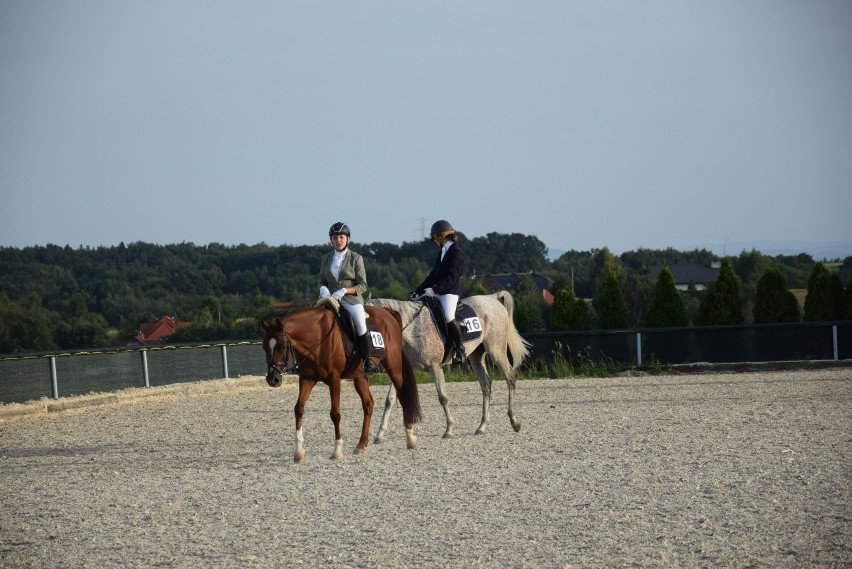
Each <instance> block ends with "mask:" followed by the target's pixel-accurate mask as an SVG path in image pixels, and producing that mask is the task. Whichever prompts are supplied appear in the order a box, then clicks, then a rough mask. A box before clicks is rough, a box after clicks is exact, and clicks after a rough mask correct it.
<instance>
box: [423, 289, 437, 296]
mask: <svg viewBox="0 0 852 569" xmlns="http://www.w3.org/2000/svg"><path fill="white" fill-rule="evenodd" d="M423 294H425V295H426V296H428V297H429V298H432V297H433V296H435V291H434V290H432V289H431V288H427V289H426V290H424V291H423Z"/></svg>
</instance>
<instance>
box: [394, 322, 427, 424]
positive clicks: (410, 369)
mask: <svg viewBox="0 0 852 569" xmlns="http://www.w3.org/2000/svg"><path fill="white" fill-rule="evenodd" d="M387 311H388V312H390V313H391V314H393V317H394V318H395V319H396V322H397V324H399V330H400V338H399V341H400V343H402V341H403V340H402V315H400V313H399V312H397V311H396V310H393V309H392V308H387ZM401 352H402V389H400V390H398V391H397V397H398V398H399V405H400V407H402V418H403V419H404V420H405V422H406V423H411V424H414V423H419V422H420V419H421V418H422V412H421V409H420V392H419V391H418V389H417V376H415V375H414V366H412V365H411V360H409V359H408V355H407V354H406V353H405V349H402V350H401Z"/></svg>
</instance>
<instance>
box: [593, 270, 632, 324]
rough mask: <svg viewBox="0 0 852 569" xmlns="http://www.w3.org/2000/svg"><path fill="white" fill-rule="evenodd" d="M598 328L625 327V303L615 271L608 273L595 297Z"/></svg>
mask: <svg viewBox="0 0 852 569" xmlns="http://www.w3.org/2000/svg"><path fill="white" fill-rule="evenodd" d="M595 312H596V313H597V315H598V328H600V329H602V330H616V329H622V328H626V327H627V305H626V304H625V303H624V297H623V296H622V295H621V285H619V284H618V278H616V276H615V273H610V274H609V275H608V276H607V277H606V280H605V281H604V284H603V289H602V290H601V294H600V296H598V298H597V299H595Z"/></svg>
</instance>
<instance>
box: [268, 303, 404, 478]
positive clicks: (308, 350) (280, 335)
mask: <svg viewBox="0 0 852 569" xmlns="http://www.w3.org/2000/svg"><path fill="white" fill-rule="evenodd" d="M321 303H322V304H330V305H331V306H332V308H333V309H336V308H337V307H336V306H334V305H336V304H337V301H333V300H331V299H323V300H322V301H321ZM318 304H320V303H318ZM366 311H367V315H368V321H372V322H373V323H374V324H375V328H376V330H377V331H378V333H379V334H380V335H381V337H380V338H379V340H380V342H379V343H378V344H377V343H376V341H375V339H374V342H373V344H374V346H376V345H378V346H381V343H382V342H383V343H384V346H383V352H382V353H381V354H377V355H375V356H374V358H376V359H379V360H380V361H381V364H382V365H383V366H384V368H385V373H387V375H388V376H389V377H390V379H391V383H392V385H393V386H394V388H395V389H396V392H397V394H398V398H399V403H400V406H401V407H402V414H403V421H404V423H405V433H406V437H407V445H408V448H410V449H413V448H416V447H417V437H415V436H414V423H416V422H418V421H420V399H419V395H418V392H417V382H416V381H415V376H414V369H413V367H412V366H411V362H409V360H408V356H406V354H405V352H404V351H403V349H402V327H401V324H400V319H399V315H397V314H395V313H394V312H392V311H390V310H387V309H385V308H380V307H367V308H366ZM261 325H262V326H263V330H264V337H263V349H264V351H265V352H266V363H267V369H268V371H267V374H266V382H267V383H268V384H269V385H270V386H272V387H278V386H279V385H281V381H282V379H281V377H282V375H284V374H288V373H295V374H298V376H299V397H298V399H297V401H296V405H295V407H294V408H293V411H294V413H295V415H296V448H295V451H294V453H293V461H294V462H301V461H302V460H304V458H305V448H304V435H303V432H302V422H303V419H304V415H305V406H306V405H307V402H308V398H309V397H310V395H311V391H312V390H313V388H314V386H316V384H317V382H318V381H321V382H323V383H325V384H326V385H328V387H329V391H330V393H331V413H330V415H331V421H332V422H333V423H334V438H335V447H334V451H333V452H332V454H331V457H330V458H331V459H334V460H339V459H341V458H343V450H342V449H343V439H342V437H341V434H340V380H341V378H351V379H352V380H353V382H354V385H355V391H356V392H357V393H358V395H359V397H360V398H361V406H362V408H363V410H364V421H363V423H362V425H361V438H360V439H359V440H358V446H356V447H355V452H356V453H362V452H364V450H365V449H366V448H367V441H368V439H369V436H370V419H371V418H372V414H373V396H372V394H371V393H370V385H369V380H368V378H367V376H366V375H364V362H363V358H362V357H361V355H360V354H359V353H358V351H357V349H355V348H354V345H353V343H352V342H351V341H350V340H349V339H348V338H346V339H345V340H344V337H345V336H346V334H345V333H344V332H343V330H342V329H341V326H340V321H339V319H338V317H337V315H336V311H335V310H332V309H329V308H327V307H315V308H310V309H307V310H302V311H300V312H295V313H293V314H290V315H288V316H285V317H281V318H276V319H275V320H274V321H273V322H272V323H269V322H267V321H266V320H261ZM371 330H372V327H371ZM371 336H373V333H372V331H371ZM344 341H345V343H346V346H348V347H349V348H348V350H347V348H346V347H345V346H344Z"/></svg>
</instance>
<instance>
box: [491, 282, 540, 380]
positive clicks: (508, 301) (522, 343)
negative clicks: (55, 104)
mask: <svg viewBox="0 0 852 569" xmlns="http://www.w3.org/2000/svg"><path fill="white" fill-rule="evenodd" d="M494 296H496V297H497V300H499V301H500V303H501V304H502V305H503V306H504V307H505V308H506V312H507V313H508V315H509V322H508V323H507V325H506V328H507V330H506V332H507V333H506V341H507V342H508V345H509V355H511V356H512V368H513V369H515V370H517V369H518V368H519V367H521V364H522V363H523V361H524V359H525V358H526V357H527V356H529V355H530V346H532V344H530V343H529V342H528V341H527V340H525V339H524V338H523V336H521V334H520V333H519V332H518V329H517V328H515V320H514V316H513V315H514V313H515V299H514V298H512V295H511V293H509V292H508V291H505V290H501V291H500V292H497V293H495V295H494Z"/></svg>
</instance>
